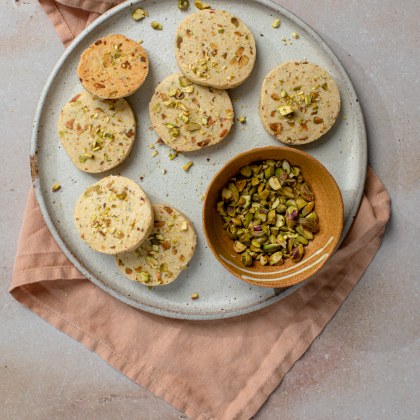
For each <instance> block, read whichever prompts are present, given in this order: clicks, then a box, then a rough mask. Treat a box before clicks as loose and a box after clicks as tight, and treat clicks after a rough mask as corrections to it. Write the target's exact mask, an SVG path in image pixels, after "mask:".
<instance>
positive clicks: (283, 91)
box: [280, 90, 287, 98]
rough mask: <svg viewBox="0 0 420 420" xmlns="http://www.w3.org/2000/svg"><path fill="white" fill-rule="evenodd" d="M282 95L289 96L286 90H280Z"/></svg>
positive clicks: (283, 96)
mask: <svg viewBox="0 0 420 420" xmlns="http://www.w3.org/2000/svg"><path fill="white" fill-rule="evenodd" d="M280 96H281V97H282V98H285V97H286V96H287V93H286V91H285V90H282V91H281V92H280Z"/></svg>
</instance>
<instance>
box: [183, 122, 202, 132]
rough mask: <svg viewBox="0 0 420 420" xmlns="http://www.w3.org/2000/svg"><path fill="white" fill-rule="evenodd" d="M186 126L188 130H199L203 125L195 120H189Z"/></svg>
mask: <svg viewBox="0 0 420 420" xmlns="http://www.w3.org/2000/svg"><path fill="white" fill-rule="evenodd" d="M185 128H186V130H187V131H197V130H200V128H201V125H200V124H198V123H195V122H189V123H187V125H186V127H185Z"/></svg>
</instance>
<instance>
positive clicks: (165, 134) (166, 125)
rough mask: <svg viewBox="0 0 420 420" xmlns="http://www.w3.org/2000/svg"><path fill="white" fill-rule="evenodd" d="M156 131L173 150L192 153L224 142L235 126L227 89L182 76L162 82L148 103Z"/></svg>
mask: <svg viewBox="0 0 420 420" xmlns="http://www.w3.org/2000/svg"><path fill="white" fill-rule="evenodd" d="M149 112H150V119H151V121H152V125H153V128H154V129H155V131H156V132H157V133H158V135H159V136H160V137H161V139H162V140H163V141H164V142H165V143H166V144H167V145H168V146H169V147H171V148H173V149H175V150H178V151H180V152H191V151H193V150H199V149H202V148H203V147H207V146H212V145H214V144H217V143H219V142H221V141H222V140H223V139H224V138H225V137H226V136H227V134H228V133H229V131H230V129H231V127H232V123H233V107H232V102H231V101H230V98H229V95H228V94H227V92H226V91H225V90H219V89H213V88H209V87H206V86H200V85H197V84H194V83H192V82H191V81H189V80H188V79H187V78H185V77H184V76H183V75H182V74H173V75H171V76H168V77H167V78H166V79H165V80H163V82H161V83H160V84H159V85H158V86H157V88H156V90H155V93H154V95H153V97H152V100H151V101H150V104H149Z"/></svg>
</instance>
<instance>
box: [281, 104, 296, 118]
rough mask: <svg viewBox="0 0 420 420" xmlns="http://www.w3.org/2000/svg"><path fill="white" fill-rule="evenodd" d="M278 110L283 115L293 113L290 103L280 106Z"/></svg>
mask: <svg viewBox="0 0 420 420" xmlns="http://www.w3.org/2000/svg"><path fill="white" fill-rule="evenodd" d="M278 111H279V112H280V114H281V115H283V116H287V115H291V114H293V112H294V111H293V108H292V107H291V106H289V105H284V106H281V107H279V108H278Z"/></svg>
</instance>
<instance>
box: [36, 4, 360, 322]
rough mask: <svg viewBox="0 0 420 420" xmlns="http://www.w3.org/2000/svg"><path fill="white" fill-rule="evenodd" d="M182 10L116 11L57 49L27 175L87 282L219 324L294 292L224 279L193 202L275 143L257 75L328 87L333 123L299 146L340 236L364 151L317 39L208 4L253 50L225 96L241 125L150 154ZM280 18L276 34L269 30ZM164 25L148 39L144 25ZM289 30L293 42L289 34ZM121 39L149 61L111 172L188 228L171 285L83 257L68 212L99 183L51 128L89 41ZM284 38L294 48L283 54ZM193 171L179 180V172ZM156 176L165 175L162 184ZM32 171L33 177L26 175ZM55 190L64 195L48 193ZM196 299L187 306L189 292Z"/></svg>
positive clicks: (167, 312)
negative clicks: (326, 189)
mask: <svg viewBox="0 0 420 420" xmlns="http://www.w3.org/2000/svg"><path fill="white" fill-rule="evenodd" d="M190 3H191V6H190V10H189V11H188V12H182V11H180V10H178V8H177V1H176V0H162V1H159V2H151V1H147V2H141V1H138V2H133V3H128V2H127V3H124V4H122V5H120V6H118V7H116V8H114V9H112V10H110V11H109V12H107V13H105V14H104V15H103V16H101V17H100V18H99V19H98V20H96V21H95V22H94V23H93V24H92V25H91V26H90V27H89V28H88V30H86V31H84V32H83V33H82V34H81V35H80V36H79V37H78V38H77V39H76V40H75V41H74V42H73V44H72V45H71V46H70V47H69V48H68V49H67V50H66V51H65V53H64V55H63V56H62V57H61V59H60V60H59V62H58V63H57V65H56V66H55V68H54V70H53V72H52V74H51V76H50V78H49V79H48V82H47V84H46V86H45V89H44V91H43V94H42V96H41V99H40V102H39V105H38V109H37V112H36V116H35V122H34V129H33V136H32V150H31V162H32V164H33V165H32V166H33V167H32V169H34V162H35V160H36V161H37V165H38V176H33V178H34V179H33V183H34V186H35V189H36V195H37V199H38V202H39V204H40V207H41V211H42V214H43V216H44V218H45V220H46V222H47V225H48V227H49V229H50V230H51V233H52V234H53V236H54V238H55V239H56V241H57V243H58V245H59V246H60V247H61V249H62V250H63V252H64V253H65V254H66V255H67V256H68V257H69V259H70V260H71V261H72V262H73V263H74V264H75V266H76V267H77V268H78V269H79V270H80V271H81V272H82V273H83V274H84V275H85V276H86V277H88V278H89V279H90V280H91V281H92V282H93V283H95V284H96V285H97V286H99V287H101V288H102V289H104V290H105V291H106V292H108V293H110V294H111V295H113V296H114V297H116V298H117V299H120V300H122V301H123V302H125V303H127V304H129V305H132V306H134V307H137V308H140V309H143V310H145V311H149V312H152V313H155V314H159V315H164V316H168V317H174V318H185V319H216V318H227V317H232V316H236V315H240V314H245V313H248V312H252V311H255V310H257V309H260V308H263V307H265V306H268V305H270V304H272V303H274V302H277V301H279V300H280V299H282V298H283V297H285V296H286V295H287V294H289V293H290V292H291V291H293V290H295V288H296V286H295V288H291V289H287V290H283V291H280V290H273V289H264V288H259V287H253V286H250V285H248V284H246V283H244V282H242V281H240V280H238V279H237V278H235V277H233V276H232V275H230V274H229V273H228V272H226V271H225V270H224V269H223V268H222V267H221V266H220V265H219V263H218V262H217V261H216V260H215V258H214V257H213V255H212V254H211V252H210V251H209V250H208V248H207V246H206V241H205V237H204V235H203V231H202V227H201V208H202V202H201V198H202V195H203V194H204V192H205V190H206V188H207V184H208V182H209V180H210V179H211V178H212V176H213V174H215V173H216V171H217V170H219V169H220V167H221V166H222V165H223V164H224V163H225V162H226V161H227V160H228V159H230V158H232V157H233V156H234V155H236V154H238V153H240V152H243V151H245V150H248V149H251V148H253V147H257V146H266V145H280V143H279V142H277V141H276V140H275V139H273V138H272V137H271V136H270V135H268V134H267V133H266V132H265V130H264V128H263V127H262V124H261V122H260V119H259V116H258V101H259V93H260V87H261V84H262V81H263V78H264V76H265V75H266V74H267V73H268V72H269V71H270V70H271V69H272V68H274V67H275V66H276V65H278V64H280V63H282V62H285V61H288V60H302V59H306V60H308V61H311V62H314V63H316V64H319V65H320V66H322V67H323V68H325V69H326V70H327V71H328V72H329V73H330V74H331V75H332V77H333V78H334V79H335V81H336V82H337V84H338V87H339V89H340V94H341V99H342V111H341V115H340V117H339V119H338V121H337V123H336V124H335V126H334V127H333V129H332V130H330V131H329V132H328V133H327V135H326V136H324V137H323V138H322V139H321V140H319V141H316V142H314V143H311V144H309V145H306V146H304V147H301V149H303V150H305V151H306V152H308V153H310V154H311V155H313V156H314V157H315V158H317V159H318V160H320V161H321V162H322V163H323V164H324V165H325V166H326V167H327V169H328V170H329V171H330V172H331V174H332V175H333V176H334V178H335V180H336V181H337V183H338V185H339V187H340V190H341V193H342V195H343V200H344V210H345V226H344V231H343V237H344V235H345V234H346V232H347V231H348V229H349V227H350V226H351V224H352V221H353V218H354V216H355V214H356V211H357V209H358V206H359V203H360V199H361V196H362V192H363V186H364V181H365V173H366V160H367V144H366V133H365V126H364V122H363V116H362V112H361V109H360V106H359V104H358V99H357V97H356V94H355V92H354V89H353V87H352V84H351V82H350V80H349V78H348V76H347V75H346V73H345V71H344V69H343V67H342V66H341V64H340V63H339V61H338V59H337V58H336V56H335V55H334V53H333V52H332V51H331V50H330V49H329V47H328V46H327V45H326V44H325V43H324V42H323V41H322V40H321V38H320V37H319V36H318V35H317V34H316V33H315V32H314V31H313V30H312V29H311V28H310V27H309V26H308V25H306V24H305V23H304V22H302V21H301V20H300V19H299V18H297V17H296V16H294V15H293V14H291V13H290V12H289V11H287V10H286V9H284V8H282V7H281V6H278V5H276V4H275V3H272V2H270V1H267V0H259V1H245V2H244V1H239V0H234V1H219V0H217V1H211V5H212V6H213V7H214V8H220V9H225V10H227V11H229V12H231V13H233V14H235V15H236V16H238V17H239V18H241V19H242V20H243V21H244V22H245V23H246V24H247V25H248V26H249V27H250V29H251V30H252V32H253V33H254V36H255V40H256V43H257V63H256V65H255V68H254V71H253V73H252V76H251V77H250V78H249V79H248V80H247V81H246V82H245V83H244V84H243V85H242V86H240V87H239V88H236V89H234V90H231V91H229V93H230V96H231V98H232V100H233V104H234V108H235V114H236V116H237V117H238V116H240V115H245V116H246V117H247V123H246V124H243V125H241V124H239V123H237V124H235V127H234V129H233V130H232V132H231V134H230V135H229V136H228V137H227V138H226V139H225V140H224V141H223V142H222V143H221V144H220V145H217V146H215V147H213V148H210V149H206V150H202V151H200V152H195V153H190V154H188V155H185V156H179V157H178V158H176V159H175V160H172V161H170V160H169V157H168V153H169V149H168V148H167V147H166V146H157V148H156V149H157V150H158V151H159V155H158V156H157V157H155V158H152V156H151V152H152V151H151V150H150V149H149V148H148V145H149V143H153V142H155V141H156V139H157V135H156V134H155V133H154V131H153V130H151V129H150V120H149V114H148V103H149V99H150V98H151V96H152V94H153V91H154V88H155V87H156V85H157V84H158V82H159V81H161V80H162V79H164V78H165V77H166V76H167V75H169V74H172V73H174V72H177V71H178V67H177V65H176V61H175V55H174V38H175V30H176V28H177V26H178V24H179V23H180V22H181V21H182V20H183V19H184V18H185V17H186V16H187V14H189V13H191V12H195V11H196V8H195V7H194V5H193V3H194V2H193V1H191V0H190ZM137 7H143V8H144V9H146V10H147V11H148V12H149V14H150V16H149V17H148V18H146V19H144V20H143V21H140V22H135V21H134V20H133V19H132V18H131V13H132V11H133V10H135V9H136V8H137ZM275 18H280V19H281V21H282V23H281V26H280V28H278V29H273V28H272V27H271V24H272V22H273V20H274V19H275ZM152 20H156V21H158V22H161V23H162V24H163V30H162V31H155V30H153V29H152V28H151V27H150V22H151V21H152ZM293 32H297V33H298V34H299V39H294V38H293V37H292V35H291V34H292V33H293ZM110 33H121V34H124V35H126V36H128V37H129V38H132V39H134V40H139V39H143V40H144V43H143V46H144V47H145V48H146V50H147V52H148V54H149V57H150V64H151V66H150V73H149V76H148V78H147V80H146V83H145V84H144V85H143V86H142V87H141V88H140V89H139V91H138V92H137V93H135V94H134V95H132V96H131V97H129V98H128V101H129V102H130V104H131V106H132V107H133V109H134V112H135V114H136V116H137V121H138V135H137V140H136V143H135V145H134V148H133V151H132V153H131V156H130V157H129V158H128V159H127V161H126V162H125V163H124V164H123V165H121V166H120V167H117V168H115V169H114V170H112V171H110V173H113V174H122V175H125V176H127V177H129V178H132V179H133V180H135V181H136V182H138V183H139V184H140V185H141V187H142V188H143V189H144V190H145V192H146V193H147V194H148V196H149V198H150V199H151V200H152V201H153V202H155V203H160V202H166V203H168V204H171V205H173V206H174V207H176V208H177V209H179V210H180V211H182V212H183V213H185V214H186V215H188V217H189V218H190V219H191V220H192V221H193V223H194V225H195V227H196V229H197V233H198V246H197V251H196V254H195V256H194V258H193V260H192V261H191V263H190V264H189V269H188V270H186V271H185V272H183V273H182V275H181V276H180V277H179V278H178V279H177V280H176V281H175V282H174V283H172V284H171V285H168V286H165V287H162V288H154V289H152V290H149V289H148V288H147V287H144V286H142V285H140V284H137V283H134V282H131V281H130V280H128V279H126V278H125V277H123V276H122V275H121V274H120V272H119V271H118V269H117V268H116V267H115V265H114V260H113V258H112V257H110V256H107V255H102V254H99V253H96V252H94V251H93V250H91V249H89V248H88V247H87V246H86V245H85V244H84V243H83V242H82V241H81V239H80V238H79V236H78V234H77V232H76V229H75V228H74V225H73V208H74V204H75V202H76V199H77V198H78V196H79V195H80V194H81V193H82V192H83V190H84V189H85V188H86V187H87V186H89V185H90V184H92V183H94V182H95V181H96V180H98V179H100V178H101V176H92V175H89V174H86V173H83V172H80V171H79V170H77V169H76V168H75V167H74V166H73V165H72V164H71V162H70V159H69V158H68V156H67V155H66V153H65V151H64V150H63V148H62V147H61V145H60V142H59V139H58V137H57V134H56V123H57V119H58V116H59V113H60V110H61V108H62V106H63V105H64V104H65V103H66V102H67V101H68V100H69V99H70V98H72V97H73V96H74V95H76V94H77V93H78V92H79V91H81V90H82V86H81V84H80V83H79V81H78V78H77V73H76V68H77V64H78V61H79V57H80V54H81V53H82V51H83V50H84V49H85V48H86V47H88V46H89V45H90V44H91V43H92V42H94V41H95V40H96V39H97V38H100V37H102V36H105V35H108V34H110ZM282 37H286V38H287V39H288V40H290V41H291V42H293V45H287V46H284V45H283V42H282V41H281V38H282ZM189 160H193V161H194V166H193V167H192V168H191V170H190V171H189V172H188V173H186V172H184V171H183V170H182V168H181V166H182V165H183V164H184V163H185V162H187V161H189ZM162 169H166V170H167V174H166V175H165V176H163V175H162ZM33 173H35V171H33ZM55 182H58V183H60V184H61V186H62V188H61V190H60V191H58V192H56V193H53V192H52V191H51V186H52V185H53V184H54V183H55ZM195 292H198V293H199V295H200V298H199V299H198V300H195V301H192V300H191V294H192V293H195Z"/></svg>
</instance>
